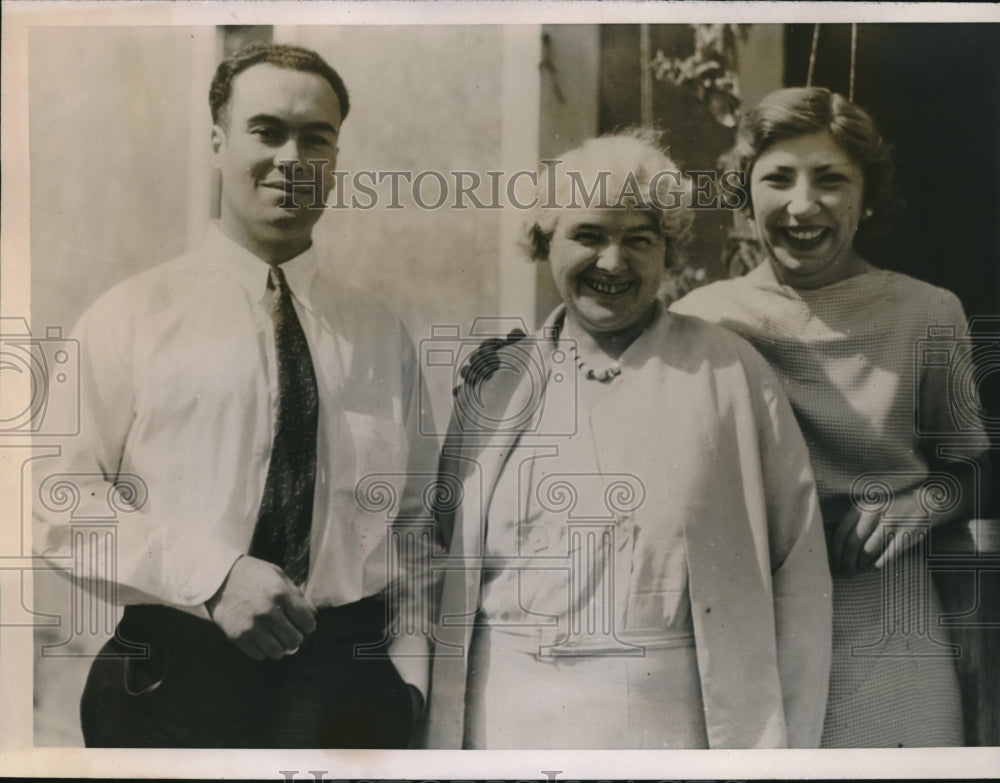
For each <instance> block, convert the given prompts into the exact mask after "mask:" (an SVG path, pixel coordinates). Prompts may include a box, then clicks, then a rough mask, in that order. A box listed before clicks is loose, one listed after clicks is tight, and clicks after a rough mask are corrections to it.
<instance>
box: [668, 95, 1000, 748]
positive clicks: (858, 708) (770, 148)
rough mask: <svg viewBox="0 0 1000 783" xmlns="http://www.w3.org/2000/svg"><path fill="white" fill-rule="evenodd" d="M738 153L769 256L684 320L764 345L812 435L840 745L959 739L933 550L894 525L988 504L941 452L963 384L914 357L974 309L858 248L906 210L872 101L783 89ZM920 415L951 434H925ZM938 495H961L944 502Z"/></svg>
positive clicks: (685, 305) (835, 739) (828, 725)
mask: <svg viewBox="0 0 1000 783" xmlns="http://www.w3.org/2000/svg"><path fill="white" fill-rule="evenodd" d="M736 153H737V156H738V158H739V159H740V161H741V164H742V168H743V169H744V171H746V172H748V173H749V184H750V200H749V209H750V212H751V217H752V219H753V221H754V223H755V225H756V230H757V234H758V238H759V240H760V243H761V247H762V250H763V255H764V261H765V263H762V264H760V266H758V267H757V268H756V269H754V270H753V271H752V272H750V273H749V274H748V275H746V277H743V278H738V279H735V280H729V281H724V282H719V283H714V284H712V285H709V286H706V287H704V288H701V289H698V290H696V291H693V292H692V293H690V294H689V295H688V296H686V297H685V298H684V299H682V300H680V301H679V302H676V303H675V304H674V305H673V307H672V308H671V309H672V311H674V312H678V313H686V314H689V315H696V316H699V317H701V318H704V319H705V320H708V321H711V322H713V323H718V324H722V325H723V326H726V327H728V328H730V329H733V330H734V331H736V332H737V333H738V334H740V335H742V336H743V337H746V338H747V339H749V341H750V342H751V343H752V344H753V345H754V347H756V348H757V349H758V350H759V351H760V353H761V354H762V355H763V356H764V358H765V359H767V361H768V363H769V364H770V365H771V366H772V368H773V369H774V370H775V371H776V372H777V374H778V377H779V378H780V379H781V381H782V385H783V386H784V389H785V392H786V393H787V395H788V398H789V400H790V402H791V404H792V407H793V409H794V410H795V414H796V417H797V419H798V421H799V424H800V426H801V427H802V432H803V433H804V434H805V435H806V438H807V440H808V442H809V448H810V456H811V459H812V464H813V469H814V471H815V473H816V483H817V487H818V489H819V497H820V504H821V506H822V510H823V521H824V526H825V529H826V533H827V545H828V548H829V558H830V564H831V567H832V570H833V580H834V582H833V584H834V590H833V599H834V601H833V608H834V614H833V618H834V637H833V666H832V671H831V679H830V701H829V706H828V709H827V716H826V721H825V727H824V731H823V746H824V747H848V748H849V747H914V746H943V745H960V744H962V742H963V734H962V714H961V705H960V702H959V691H958V683H957V679H956V672H955V667H954V664H953V662H952V660H951V659H950V658H949V657H948V654H947V650H948V648H947V646H946V645H947V632H946V629H944V628H941V627H939V625H938V623H937V617H938V616H939V615H940V613H941V607H940V603H939V601H938V597H937V595H936V592H935V590H934V587H933V585H932V584H931V583H930V581H929V579H928V573H927V569H926V564H925V562H924V560H923V552H924V551H925V550H921V548H920V547H914V548H912V549H910V550H908V551H905V552H903V547H902V546H901V544H903V543H904V542H918V541H920V540H926V539H921V532H918V531H916V530H914V529H905V530H904V529H900V528H898V527H895V526H894V520H897V521H898V520H899V519H901V518H908V519H910V520H913V519H918V520H924V521H926V522H929V523H930V525H932V526H936V525H941V524H946V523H948V522H951V521H957V520H962V519H963V518H964V519H967V518H968V517H969V516H970V515H971V514H972V513H973V509H974V508H975V502H976V500H977V495H978V497H979V498H980V499H981V500H982V501H983V502H984V503H985V497H986V489H985V487H983V486H977V485H976V472H977V471H976V469H975V468H974V466H973V465H972V464H970V463H971V461H972V460H969V459H967V460H966V461H965V462H963V461H958V460H950V459H949V458H948V457H947V456H946V454H941V453H939V451H940V450H939V448H938V446H939V445H940V444H941V443H942V442H943V441H946V440H947V433H949V432H955V431H956V424H955V422H954V420H953V417H952V416H951V409H950V404H951V401H952V400H954V399H955V397H954V390H951V389H949V388H948V384H947V381H946V380H945V378H946V376H947V373H940V372H939V373H934V372H928V371H927V368H923V367H920V366H917V365H916V358H915V357H916V347H917V346H918V345H920V344H921V341H926V340H927V339H928V337H929V336H930V335H931V334H932V332H931V331H929V329H932V328H936V329H937V330H938V331H937V332H936V333H937V334H941V333H948V332H947V330H951V331H950V334H952V335H964V334H965V333H966V318H965V313H964V312H963V310H962V306H961V304H960V303H959V301H958V299H957V298H956V297H955V296H954V295H953V294H951V293H950V292H948V291H945V290H942V289H940V288H935V287H933V286H931V285H928V284H926V283H923V282H920V281H918V280H914V279H913V278H910V277H907V276H906V275H902V274H897V273H893V272H889V271H885V270H882V269H877V268H875V267H872V266H871V265H869V264H867V263H866V262H865V260H864V259H863V258H862V257H861V256H860V255H859V254H858V252H857V250H856V245H857V243H856V239H857V237H858V236H859V235H860V234H861V233H862V232H863V231H865V230H866V227H870V225H871V224H872V223H873V222H874V221H877V220H879V219H880V218H881V217H883V216H884V215H885V214H886V213H887V212H888V210H889V208H890V203H891V202H890V200H889V198H888V194H889V193H891V188H890V183H889V176H888V175H889V161H888V154H887V151H886V147H885V145H884V144H883V141H882V138H881V136H880V135H879V133H878V130H877V129H876V127H875V124H874V122H873V121H872V119H871V117H869V116H868V114H867V113H865V112H864V111H863V110H862V109H860V108H859V107H858V106H855V105H854V104H852V103H850V102H849V101H847V100H846V99H845V98H843V97H841V96H840V95H837V94H835V93H831V92H829V91H828V90H825V89H820V88H812V89H802V88H795V89H788V90H781V91H778V92H776V93H772V94H771V95H768V96H767V97H765V98H764V99H763V100H762V101H761V103H760V105H758V106H757V108H756V109H754V110H753V111H751V112H749V113H748V114H747V115H746V116H745V117H744V120H743V123H742V125H741V127H740V131H739V133H738V136H737V146H736ZM942 327H944V328H945V331H944V332H943V331H942ZM941 347H942V348H943V349H945V350H946V351H947V354H946V355H950V356H951V357H952V361H953V365H952V366H962V364H963V362H965V361H967V360H968V358H969V346H968V345H967V344H966V343H965V342H964V341H963V340H962V339H961V338H958V339H957V340H956V339H951V340H949V341H946V344H942V345H941ZM962 391H964V390H962ZM918 408H919V413H920V418H921V421H922V422H923V423H924V425H929V429H928V431H932V432H935V433H941V434H942V437H935V438H930V437H921V436H920V435H919V434H918V432H917V427H916V426H915V421H916V413H917V410H918ZM961 426H962V428H963V432H961V433H956V434H959V435H960V439H961V441H962V442H963V444H964V445H965V446H966V447H968V446H970V445H971V446H972V447H973V451H972V454H971V455H969V456H970V457H972V456H974V454H975V447H976V446H977V444H978V445H979V446H981V447H982V449H983V451H982V453H981V454H980V455H979V458H978V459H979V461H980V468H979V469H978V472H979V474H980V476H984V477H985V476H988V475H989V473H988V471H987V470H985V469H984V467H985V460H986V458H985V447H986V445H987V442H986V439H985V435H983V433H982V429H981V427H980V428H979V431H978V432H977V431H976V427H975V426H974V425H970V424H969V423H965V424H963V425H961ZM942 481H944V482H945V484H943V485H942V484H941V483H940V482H942ZM865 482H878V484H877V485H876V484H873V486H878V487H879V490H880V491H882V490H883V489H884V490H885V491H886V492H887V495H886V500H887V502H888V503H889V504H891V505H881V504H872V503H870V502H869V500H870V498H868V497H866V496H865V487H866V484H865ZM935 484H937V485H938V486H949V487H952V488H953V489H952V490H951V491H949V492H947V493H946V494H947V495H948V497H947V498H945V499H944V500H945V502H944V503H941V504H928V503H927V501H926V498H927V495H926V492H927V490H928V489H929V488H930V487H931V486H933V485H935ZM874 505H877V506H878V508H874V507H873V506H874ZM903 533H905V535H903ZM887 571H888V573H889V574H890V575H891V579H890V577H889V576H888V575H886V572H887ZM931 628H932V629H934V630H933V631H932V632H929V633H928V632H924V631H922V630H921V629H931Z"/></svg>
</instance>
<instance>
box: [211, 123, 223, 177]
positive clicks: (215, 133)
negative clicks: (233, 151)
mask: <svg viewBox="0 0 1000 783" xmlns="http://www.w3.org/2000/svg"><path fill="white" fill-rule="evenodd" d="M225 148H226V129H225V128H223V127H222V126H221V125H213V126H212V168H214V169H217V168H219V167H220V165H221V164H220V161H219V157H220V156H221V154H222V152H223V150H225Z"/></svg>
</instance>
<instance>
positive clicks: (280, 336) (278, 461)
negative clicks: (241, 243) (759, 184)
mask: <svg viewBox="0 0 1000 783" xmlns="http://www.w3.org/2000/svg"><path fill="white" fill-rule="evenodd" d="M269 287H272V288H273V289H274V291H273V296H272V297H271V318H272V319H273V320H274V344H275V352H276V354H277V360H278V406H277V407H278V412H277V418H276V421H275V426H274V442H273V443H272V445H271V462H270V464H269V465H268V468H267V479H266V481H265V483H264V498H263V500H262V501H261V505H260V514H259V516H258V517H257V526H256V527H255V528H254V532H253V541H252V542H251V544H250V554H251V555H252V556H253V557H259V558H260V559H262V560H267V561H269V562H271V563H274V564H275V565H278V566H280V567H281V568H282V569H284V571H285V573H286V574H287V575H288V577H289V579H291V580H292V581H293V582H295V584H298V585H301V584H302V583H304V582H305V580H306V576H307V575H308V573H309V530H310V527H311V525H312V510H313V493H314V490H315V486H316V429H317V426H318V422H319V393H318V391H317V389H316V374H315V373H314V372H313V364H312V359H311V358H310V356H309V346H308V344H307V343H306V336H305V333H303V331H302V324H300V323H299V319H298V316H296V315H295V307H294V306H293V305H292V297H291V294H290V293H289V291H288V285H287V284H286V283H285V276H284V274H283V273H282V271H281V269H280V268H278V267H276V266H272V267H271V276H270V281H269Z"/></svg>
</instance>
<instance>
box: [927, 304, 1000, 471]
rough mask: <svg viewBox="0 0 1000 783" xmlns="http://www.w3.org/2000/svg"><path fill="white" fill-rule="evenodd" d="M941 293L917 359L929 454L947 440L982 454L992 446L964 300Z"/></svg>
mask: <svg viewBox="0 0 1000 783" xmlns="http://www.w3.org/2000/svg"><path fill="white" fill-rule="evenodd" d="M939 290H940V289H939ZM940 293H941V298H940V299H939V300H938V302H937V306H936V307H935V308H934V309H933V311H932V316H931V317H930V318H929V323H928V326H927V333H926V334H924V335H920V337H919V338H918V344H917V357H916V360H917V368H918V369H917V372H918V384H919V392H918V398H917V400H916V404H917V427H918V432H920V433H921V436H922V444H921V445H922V448H923V449H924V450H925V452H926V453H928V454H929V455H932V454H933V453H934V452H935V451H936V446H937V445H938V444H939V442H941V441H943V440H947V441H948V442H949V443H955V442H963V443H966V444H969V445H973V446H975V445H979V446H981V447H982V449H985V448H986V447H987V446H988V444H989V441H988V439H987V436H986V432H985V428H984V426H983V407H982V402H981V400H980V398H979V389H978V383H977V379H978V375H977V373H976V370H975V364H974V362H975V356H974V352H973V346H974V340H973V339H972V337H971V336H970V335H969V333H968V320H967V319H966V316H965V311H964V310H963V309H962V304H961V302H959V300H958V297H956V296H955V295H954V294H952V293H951V292H950V291H940Z"/></svg>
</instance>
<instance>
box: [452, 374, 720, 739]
mask: <svg viewBox="0 0 1000 783" xmlns="http://www.w3.org/2000/svg"><path fill="white" fill-rule="evenodd" d="M638 372H641V370H637V369H635V368H633V369H631V370H627V371H626V372H625V373H623V374H622V375H620V376H618V377H617V378H614V379H613V380H611V381H608V382H603V383H602V382H600V381H595V380H585V378H584V376H583V374H582V373H581V374H580V375H579V376H578V378H579V387H578V388H579V396H578V397H577V396H575V390H574V389H573V388H572V387H571V386H570V385H560V386H556V385H555V384H553V385H552V387H551V388H552V391H551V392H550V394H549V396H548V398H547V399H546V405H547V406H564V405H570V404H573V403H574V400H575V399H577V400H579V404H580V415H579V417H578V422H579V429H578V431H577V432H576V434H575V435H573V436H571V437H567V438H565V439H563V440H561V441H560V443H559V446H558V448H557V449H553V448H552V447H550V446H547V447H530V446H529V447H527V448H518V449H516V450H515V451H514V453H513V455H512V456H511V458H510V459H509V460H508V462H507V463H506V465H505V466H504V468H503V470H502V471H501V473H500V477H499V479H498V481H497V485H496V490H495V492H494V495H493V502H492V503H491V505H490V508H489V511H488V514H487V533H486V552H485V554H486V556H487V558H490V560H489V562H490V564H491V567H488V568H484V571H483V588H482V603H481V609H480V618H479V621H480V623H481V624H482V625H483V626H484V627H480V628H478V629H477V630H476V631H475V632H474V634H473V641H472V649H471V653H470V664H469V681H470V690H469V693H468V695H467V707H466V709H467V712H466V738H465V745H466V747H470V748H554V747H555V748H706V747H708V739H707V736H706V732H705V717H704V710H703V708H702V702H701V690H700V683H699V678H698V662H697V658H696V655H695V647H694V630H693V627H692V623H691V615H690V601H689V598H688V591H687V564H686V559H685V551H684V532H683V529H682V525H681V524H680V521H679V520H678V519H677V517H674V516H671V515H665V514H662V513H661V514H658V513H657V510H658V509H662V508H663V507H664V504H665V503H668V502H669V495H670V489H669V487H670V482H669V480H651V479H653V478H654V477H652V476H651V475H650V472H649V466H648V465H646V464H644V462H643V455H642V454H641V453H637V452H636V451H635V450H634V449H632V450H630V449H629V448H628V447H629V444H637V443H639V442H641V439H640V437H639V435H640V430H641V429H642V428H643V424H644V422H643V420H642V417H637V416H635V415H634V411H635V407H634V406H635V404H638V402H639V401H638V400H635V399H634V395H632V394H630V392H631V391H632V388H633V386H634V384H633V381H634V380H635V378H634V374H635V373H638ZM563 397H565V399H563ZM646 402H647V404H648V400H647V401H646ZM595 415H596V416H600V417H601V418H600V421H599V423H597V425H596V426H595ZM616 487H617V491H619V492H622V493H625V494H626V495H627V494H630V493H635V495H634V499H635V501H638V502H634V503H631V504H626V505H627V506H628V507H627V508H626V509H625V510H622V511H618V512H615V511H614V509H613V508H611V507H610V506H609V505H608V504H607V503H606V500H605V499H606V498H607V497H608V493H609V492H615V491H616ZM632 506H635V507H634V508H632ZM512 509H516V510H517V513H516V514H513V515H512V514H511V513H510V510H512ZM512 693H519V694H522V695H523V697H522V698H511V694H512Z"/></svg>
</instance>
